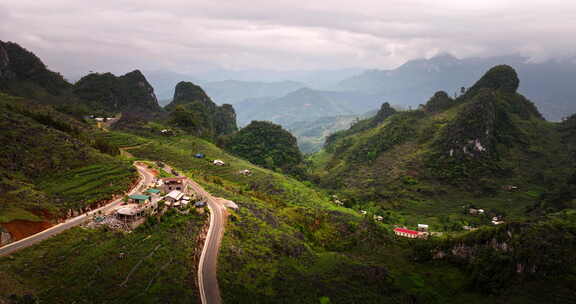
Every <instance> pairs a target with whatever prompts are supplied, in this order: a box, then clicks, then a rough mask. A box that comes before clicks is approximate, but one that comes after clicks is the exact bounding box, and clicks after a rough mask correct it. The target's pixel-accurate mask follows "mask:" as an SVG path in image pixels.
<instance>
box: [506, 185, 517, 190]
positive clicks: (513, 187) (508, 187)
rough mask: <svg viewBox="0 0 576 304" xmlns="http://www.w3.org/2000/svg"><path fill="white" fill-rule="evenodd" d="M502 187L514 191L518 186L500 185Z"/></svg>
mask: <svg viewBox="0 0 576 304" xmlns="http://www.w3.org/2000/svg"><path fill="white" fill-rule="evenodd" d="M502 189H504V190H506V191H516V190H518V186H514V185H506V186H504V187H502Z"/></svg>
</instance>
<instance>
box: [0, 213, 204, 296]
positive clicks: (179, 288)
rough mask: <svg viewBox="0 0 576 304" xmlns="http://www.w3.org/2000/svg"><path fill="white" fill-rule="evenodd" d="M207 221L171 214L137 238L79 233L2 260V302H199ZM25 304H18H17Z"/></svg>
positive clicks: (143, 228) (73, 231) (98, 232)
mask: <svg viewBox="0 0 576 304" xmlns="http://www.w3.org/2000/svg"><path fill="white" fill-rule="evenodd" d="M206 221H207V217H206V216H205V215H197V214H196V213H194V212H193V213H191V214H190V215H179V214H177V213H174V214H167V215H165V216H163V217H161V218H160V219H159V220H153V221H150V224H147V225H143V226H141V227H140V228H138V229H137V230H136V231H134V232H133V233H119V232H112V231H106V230H102V229H97V230H91V229H83V228H73V229H71V230H68V231H66V232H64V233H62V234H59V235H57V236H55V237H53V238H51V239H49V240H47V241H44V242H42V243H40V244H38V245H36V246H34V247H31V248H28V249H24V250H22V251H20V252H18V253H17V254H14V255H12V256H10V257H4V258H1V259H0V300H9V299H12V300H14V299H16V302H18V300H19V301H20V302H23V301H24V300H25V299H35V300H37V301H39V302H41V303H62V302H76V303H128V302H138V303H159V302H170V303H199V302H200V301H199V293H198V290H197V288H196V286H195V280H196V278H195V274H196V272H197V266H198V265H197V264H198V255H199V248H200V247H199V242H198V241H199V239H198V236H199V232H200V230H201V228H202V227H203V225H204V224H205V223H206ZM18 303H19V302H18Z"/></svg>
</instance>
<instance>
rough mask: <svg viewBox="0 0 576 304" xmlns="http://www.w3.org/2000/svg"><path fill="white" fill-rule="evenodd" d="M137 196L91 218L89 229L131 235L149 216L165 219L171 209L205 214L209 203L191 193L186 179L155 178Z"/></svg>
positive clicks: (179, 211) (134, 195)
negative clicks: (112, 230)
mask: <svg viewBox="0 0 576 304" xmlns="http://www.w3.org/2000/svg"><path fill="white" fill-rule="evenodd" d="M138 192H139V194H132V195H129V196H126V197H125V198H124V202H123V203H122V204H120V205H119V206H117V207H115V208H113V209H111V210H109V211H108V212H106V213H102V212H100V213H94V214H92V215H91V218H90V219H91V220H90V221H89V222H88V223H87V224H86V227H89V228H96V227H102V226H106V227H108V228H111V229H114V230H121V231H131V230H133V229H135V228H136V227H138V226H139V225H141V224H143V223H144V222H145V221H146V218H147V217H148V216H151V215H162V214H163V213H164V212H166V211H167V210H170V209H173V210H175V211H176V212H178V213H182V214H187V213H189V212H198V213H204V212H205V207H206V202H205V201H203V200H202V199H203V198H201V197H199V196H198V195H196V193H194V192H193V191H192V189H191V187H189V184H188V178H187V177H183V176H178V177H166V178H154V180H153V181H152V184H149V185H143V186H142V188H141V189H140V191H138Z"/></svg>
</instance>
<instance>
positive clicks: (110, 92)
mask: <svg viewBox="0 0 576 304" xmlns="http://www.w3.org/2000/svg"><path fill="white" fill-rule="evenodd" d="M73 92H74V94H75V95H76V96H78V97H80V98H81V99H83V100H85V101H86V102H87V103H88V104H89V105H90V106H91V108H92V109H94V110H97V111H104V112H107V113H118V112H123V111H126V112H128V111H130V112H141V111H146V112H149V113H157V112H159V111H160V110H161V109H160V106H159V105H158V100H156V96H155V95H154V89H153V88H152V86H151V85H150V84H149V83H148V81H147V80H146V78H145V77H144V75H142V73H141V72H140V71H138V70H135V71H132V72H130V73H127V74H125V75H122V76H120V77H116V76H114V75H113V74H111V73H103V74H99V73H90V74H88V75H86V76H84V77H82V79H80V80H79V81H78V82H76V83H75V84H74V89H73Z"/></svg>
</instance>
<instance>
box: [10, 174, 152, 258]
mask: <svg viewBox="0 0 576 304" xmlns="http://www.w3.org/2000/svg"><path fill="white" fill-rule="evenodd" d="M135 166H136V169H138V173H139V174H140V176H141V177H142V178H141V179H140V181H139V182H138V184H136V186H135V187H134V188H132V190H130V192H129V193H128V195H132V194H134V193H136V192H138V191H139V190H140V188H141V187H142V186H143V185H149V184H150V183H152V181H153V179H154V175H152V173H150V172H149V171H148V168H147V167H145V166H140V165H135ZM120 204H122V198H119V199H117V200H115V201H113V202H111V203H110V204H107V205H105V206H102V207H100V208H98V209H95V210H92V211H91V212H89V213H87V214H86V213H85V214H82V215H79V216H77V217H74V218H71V219H68V220H66V221H65V222H64V223H61V224H58V225H56V226H53V227H50V228H48V229H46V230H44V231H41V232H38V233H36V234H34V235H31V236H29V237H27V238H25V239H21V240H19V241H16V242H13V243H10V244H8V245H6V246H3V247H0V256H4V255H8V254H11V253H13V252H16V251H17V250H20V249H22V248H26V247H29V246H32V245H34V244H36V243H38V242H41V241H43V240H45V239H47V238H50V237H52V236H54V235H56V234H58V233H60V232H62V231H65V230H67V229H70V228H72V227H75V226H78V225H81V224H82V223H84V222H85V221H86V220H87V219H88V216H89V215H90V214H93V213H94V212H98V211H102V212H103V213H106V212H107V211H109V210H110V209H112V208H114V207H117V206H118V205H120Z"/></svg>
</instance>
